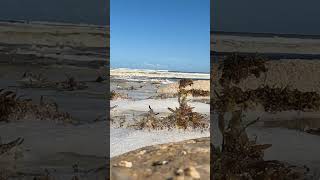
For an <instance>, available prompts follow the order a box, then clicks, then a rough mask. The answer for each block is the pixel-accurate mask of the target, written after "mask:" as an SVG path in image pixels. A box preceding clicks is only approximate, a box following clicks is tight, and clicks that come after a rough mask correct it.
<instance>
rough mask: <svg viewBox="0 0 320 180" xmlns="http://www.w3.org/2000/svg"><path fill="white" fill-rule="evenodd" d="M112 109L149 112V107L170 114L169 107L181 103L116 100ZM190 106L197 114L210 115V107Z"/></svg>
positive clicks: (112, 102) (195, 104) (149, 100)
mask: <svg viewBox="0 0 320 180" xmlns="http://www.w3.org/2000/svg"><path fill="white" fill-rule="evenodd" d="M110 105H111V107H112V106H115V105H118V107H117V108H116V110H117V111H121V112H125V111H132V110H134V111H148V110H149V108H148V107H149V105H150V106H151V107H152V109H153V110H154V111H155V112H170V111H169V110H168V107H170V108H173V109H174V108H175V107H179V103H178V101H177V98H169V99H145V100H139V101H131V100H116V101H111V102H110ZM189 105H190V106H192V107H194V109H193V110H194V111H195V112H199V113H208V114H209V111H210V105H209V104H205V103H200V102H190V103H189Z"/></svg>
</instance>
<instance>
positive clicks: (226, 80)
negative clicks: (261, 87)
mask: <svg viewBox="0 0 320 180" xmlns="http://www.w3.org/2000/svg"><path fill="white" fill-rule="evenodd" d="M266 61H267V60H266V59H264V58H262V57H260V56H257V55H255V56H245V55H239V54H237V53H233V54H231V55H229V56H227V57H226V58H225V59H224V61H223V64H222V66H219V67H218V70H221V71H222V75H221V78H220V79H219V83H220V84H221V85H222V86H228V85H229V84H230V83H235V84H238V83H239V82H240V81H241V80H242V79H245V78H247V77H249V76H250V75H251V74H253V75H254V76H255V77H257V78H258V77H260V75H261V74H262V73H265V72H267V71H268V69H267V68H266V66H265V62H266Z"/></svg>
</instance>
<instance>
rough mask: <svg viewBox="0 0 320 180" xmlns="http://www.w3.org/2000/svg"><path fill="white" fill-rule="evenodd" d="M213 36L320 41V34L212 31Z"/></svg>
mask: <svg viewBox="0 0 320 180" xmlns="http://www.w3.org/2000/svg"><path fill="white" fill-rule="evenodd" d="M210 34H211V35H214V34H217V35H228V36H232V35H235V36H241V37H243V36H245V37H246V36H249V37H282V38H299V39H320V34H319V35H317V34H286V33H268V32H266V33H262V32H232V31H211V32H210Z"/></svg>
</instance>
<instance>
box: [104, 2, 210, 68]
mask: <svg viewBox="0 0 320 180" xmlns="http://www.w3.org/2000/svg"><path fill="white" fill-rule="evenodd" d="M110 30H111V35H110V36H111V37H110V60H111V67H112V68H118V67H126V68H138V69H141V68H142V69H167V70H174V71H188V72H209V66H210V0H111V1H110Z"/></svg>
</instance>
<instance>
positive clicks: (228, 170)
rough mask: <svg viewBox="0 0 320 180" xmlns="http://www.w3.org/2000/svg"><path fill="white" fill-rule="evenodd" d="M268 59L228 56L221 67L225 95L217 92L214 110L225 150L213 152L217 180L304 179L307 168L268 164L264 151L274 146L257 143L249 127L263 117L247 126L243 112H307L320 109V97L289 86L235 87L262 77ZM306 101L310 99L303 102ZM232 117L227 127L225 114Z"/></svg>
mask: <svg viewBox="0 0 320 180" xmlns="http://www.w3.org/2000/svg"><path fill="white" fill-rule="evenodd" d="M264 62H265V61H264V60H262V59H260V58H257V56H239V55H237V54H233V55H230V56H228V57H227V58H226V59H225V61H224V62H223V63H222V64H220V65H222V67H219V69H220V70H222V76H221V79H219V83H220V85H221V87H222V89H221V93H220V94H219V93H218V92H217V91H214V92H215V95H216V97H217V99H216V101H215V102H212V103H213V104H212V105H213V108H214V110H215V112H216V113H218V126H219V130H220V132H221V134H222V137H223V139H222V144H221V149H220V148H216V147H213V148H212V151H211V158H212V159H211V162H212V164H211V167H212V171H213V172H216V173H214V174H213V179H244V180H247V179H285V180H286V179H288V180H289V179H290V180H291V179H303V178H304V177H305V175H306V172H307V169H305V168H300V167H295V166H289V165H287V164H285V163H283V162H280V161H265V160H264V159H263V157H264V151H265V150H266V149H268V148H270V147H271V146H272V145H271V144H257V141H256V139H254V140H250V139H249V137H248V135H247V133H246V128H247V127H249V126H250V125H252V124H255V123H256V122H257V121H259V118H257V119H256V120H253V121H251V122H248V123H244V122H243V120H242V118H243V113H242V112H243V111H245V110H247V109H250V108H254V107H255V106H256V105H257V104H262V106H263V107H264V108H265V111H268V112H275V111H283V110H292V109H294V110H305V109H316V108H318V107H319V99H320V98H319V95H317V94H315V93H310V92H307V93H303V92H300V91H298V90H296V89H295V90H291V89H289V88H288V87H286V88H284V89H282V88H271V87H269V86H263V87H260V88H258V89H253V90H246V91H243V90H242V89H241V88H239V87H236V86H234V84H238V83H239V82H240V81H241V80H242V79H245V78H247V77H249V76H250V75H251V74H253V75H254V76H256V77H259V76H260V74H261V73H265V72H266V71H267V69H266V67H265V66H264ZM303 98H306V100H302V99H303ZM227 112H230V113H231V114H232V117H231V119H230V120H229V122H228V126H226V125H225V123H226V122H227V121H226V120H225V116H224V115H225V113H227Z"/></svg>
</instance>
